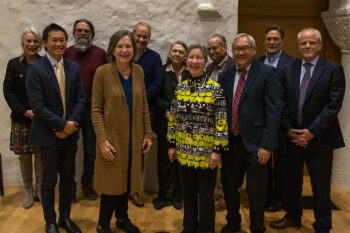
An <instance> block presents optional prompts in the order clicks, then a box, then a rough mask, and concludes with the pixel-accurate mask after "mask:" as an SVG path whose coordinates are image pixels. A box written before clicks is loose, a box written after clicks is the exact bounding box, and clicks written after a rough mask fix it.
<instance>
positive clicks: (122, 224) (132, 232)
mask: <svg viewBox="0 0 350 233" xmlns="http://www.w3.org/2000/svg"><path fill="white" fill-rule="evenodd" d="M116 226H117V228H119V229H122V230H124V231H125V232H126V233H140V230H139V228H137V226H135V225H134V224H132V223H131V222H130V219H126V220H124V221H122V220H119V219H118V220H117V222H116Z"/></svg>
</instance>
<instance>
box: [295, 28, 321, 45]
mask: <svg viewBox="0 0 350 233" xmlns="http://www.w3.org/2000/svg"><path fill="white" fill-rule="evenodd" d="M308 30H312V31H314V33H315V36H316V39H317V40H318V41H319V42H321V41H322V36H321V33H320V31H319V30H317V29H316V28H312V27H309V28H304V29H303V30H301V31H300V32H299V33H298V36H297V38H298V42H300V37H301V33H303V32H305V31H308Z"/></svg>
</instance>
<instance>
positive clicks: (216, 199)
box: [214, 193, 224, 201]
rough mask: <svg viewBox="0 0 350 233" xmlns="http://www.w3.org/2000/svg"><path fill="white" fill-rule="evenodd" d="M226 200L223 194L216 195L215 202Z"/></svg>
mask: <svg viewBox="0 0 350 233" xmlns="http://www.w3.org/2000/svg"><path fill="white" fill-rule="evenodd" d="M222 198H224V197H223V196H222V195H221V194H217V193H216V194H214V200H215V201H219V200H220V199H222Z"/></svg>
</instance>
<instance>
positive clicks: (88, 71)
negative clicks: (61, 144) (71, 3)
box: [64, 19, 107, 202]
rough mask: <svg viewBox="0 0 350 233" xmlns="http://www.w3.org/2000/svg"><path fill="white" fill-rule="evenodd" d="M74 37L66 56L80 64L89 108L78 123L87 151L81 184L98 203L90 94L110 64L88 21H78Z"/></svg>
mask: <svg viewBox="0 0 350 233" xmlns="http://www.w3.org/2000/svg"><path fill="white" fill-rule="evenodd" d="M73 36H74V40H75V43H74V45H72V46H70V47H69V48H68V49H67V50H66V52H65V53H64V57H65V58H67V59H69V60H72V61H74V62H76V63H78V64H79V68H80V75H81V78H82V80H81V81H82V84H83V87H84V92H85V98H86V105H85V108H84V111H83V113H82V116H81V121H80V122H79V126H80V128H81V129H82V134H83V149H84V171H83V175H82V177H81V185H82V190H83V192H84V194H85V196H86V198H87V199H89V200H96V199H97V194H96V191H95V190H94V189H93V176H94V167H95V156H96V155H95V144H96V136H95V132H94V129H93V126H92V123H91V92H92V82H93V79H94V75H95V71H96V69H97V68H98V67H99V66H100V65H103V64H105V63H106V62H107V61H106V52H105V51H104V50H103V49H102V48H100V47H97V46H95V45H93V44H92V40H93V38H94V37H95V28H94V25H93V24H92V23H91V22H90V21H89V20H87V19H79V20H77V21H75V23H74V25H73ZM76 186H77V184H76V183H75V185H74V187H73V194H72V201H73V202H76V201H77V199H76Z"/></svg>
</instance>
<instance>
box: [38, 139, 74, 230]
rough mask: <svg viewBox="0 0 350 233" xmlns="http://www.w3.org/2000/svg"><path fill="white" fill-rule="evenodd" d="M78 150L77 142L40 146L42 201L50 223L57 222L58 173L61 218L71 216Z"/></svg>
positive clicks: (45, 214) (46, 217) (45, 216)
mask: <svg viewBox="0 0 350 233" xmlns="http://www.w3.org/2000/svg"><path fill="white" fill-rule="evenodd" d="M76 152H77V144H76V142H74V143H60V142H58V143H56V144H55V145H53V146H49V147H40V158H41V163H42V166H43V174H42V180H41V202H42V206H43V210H44V218H45V221H46V223H48V224H50V223H55V222H56V213H55V186H56V183H57V174H59V175H60V183H59V216H60V218H61V219H66V218H69V216H70V210H71V199H72V189H73V183H74V173H75V155H76Z"/></svg>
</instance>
